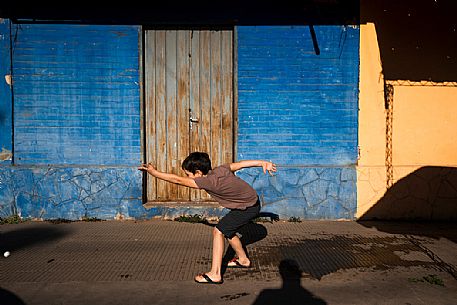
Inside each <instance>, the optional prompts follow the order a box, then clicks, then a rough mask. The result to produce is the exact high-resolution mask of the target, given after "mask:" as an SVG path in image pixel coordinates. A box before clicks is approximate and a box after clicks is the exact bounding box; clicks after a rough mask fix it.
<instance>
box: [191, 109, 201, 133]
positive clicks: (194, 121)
mask: <svg viewBox="0 0 457 305" xmlns="http://www.w3.org/2000/svg"><path fill="white" fill-rule="evenodd" d="M199 122H200V120H199V119H198V118H195V117H193V116H192V110H190V109H189V127H190V130H192V128H193V124H197V123H199Z"/></svg>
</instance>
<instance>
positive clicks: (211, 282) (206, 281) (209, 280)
mask: <svg viewBox="0 0 457 305" xmlns="http://www.w3.org/2000/svg"><path fill="white" fill-rule="evenodd" d="M200 275H201V276H202V277H203V278H204V279H205V281H204V282H203V281H202V282H200V281H197V280H195V282H197V283H199V284H216V285H219V284H222V283H223V282H224V280H222V279H221V280H220V281H219V282H216V281H213V280H212V279H211V278H210V277H209V276H208V275H206V273H202V274H200Z"/></svg>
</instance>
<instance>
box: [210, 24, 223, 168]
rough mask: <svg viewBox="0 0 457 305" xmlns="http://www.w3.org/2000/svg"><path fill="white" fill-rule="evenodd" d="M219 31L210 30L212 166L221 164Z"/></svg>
mask: <svg viewBox="0 0 457 305" xmlns="http://www.w3.org/2000/svg"><path fill="white" fill-rule="evenodd" d="M221 70H222V69H221V32H220V31H211V77H210V84H211V156H212V161H213V163H214V166H218V165H221V164H222V141H221V139H222V103H221V101H222V90H221V87H222V86H221V81H222V77H221Z"/></svg>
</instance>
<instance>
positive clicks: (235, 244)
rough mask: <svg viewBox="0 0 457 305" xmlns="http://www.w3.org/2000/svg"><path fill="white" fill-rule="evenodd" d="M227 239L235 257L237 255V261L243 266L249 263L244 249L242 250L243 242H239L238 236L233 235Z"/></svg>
mask: <svg viewBox="0 0 457 305" xmlns="http://www.w3.org/2000/svg"><path fill="white" fill-rule="evenodd" d="M228 241H229V244H230V246H231V247H232V249H233V250H234V251H235V253H236V257H238V262H239V263H240V264H241V265H243V266H249V265H250V264H251V261H250V260H249V258H248V256H247V255H246V251H244V248H243V244H242V243H241V240H240V238H239V237H238V236H236V235H235V236H233V237H232V238H231V239H229V240H228Z"/></svg>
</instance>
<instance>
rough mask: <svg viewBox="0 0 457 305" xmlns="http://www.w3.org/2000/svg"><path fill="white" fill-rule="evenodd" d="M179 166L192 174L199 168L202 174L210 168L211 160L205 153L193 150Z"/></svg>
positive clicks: (206, 172)
mask: <svg viewBox="0 0 457 305" xmlns="http://www.w3.org/2000/svg"><path fill="white" fill-rule="evenodd" d="M181 167H182V169H184V170H186V171H189V172H191V173H192V174H195V173H196V172H197V170H200V171H201V172H202V174H203V175H206V174H208V172H209V171H210V170H211V160H210V159H209V156H208V154H207V153H204V152H193V153H191V154H190V155H188V156H187V158H186V159H185V160H184V161H183V162H182V166H181Z"/></svg>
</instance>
